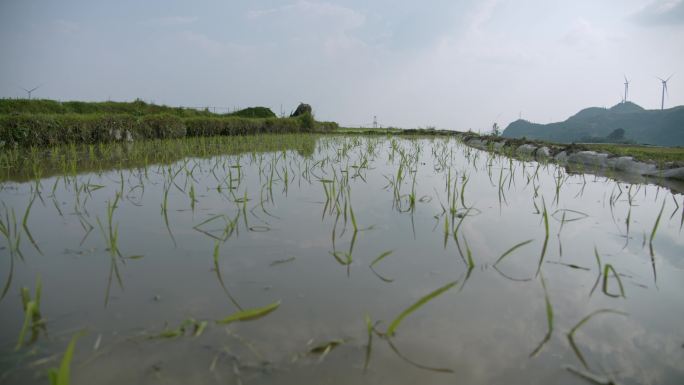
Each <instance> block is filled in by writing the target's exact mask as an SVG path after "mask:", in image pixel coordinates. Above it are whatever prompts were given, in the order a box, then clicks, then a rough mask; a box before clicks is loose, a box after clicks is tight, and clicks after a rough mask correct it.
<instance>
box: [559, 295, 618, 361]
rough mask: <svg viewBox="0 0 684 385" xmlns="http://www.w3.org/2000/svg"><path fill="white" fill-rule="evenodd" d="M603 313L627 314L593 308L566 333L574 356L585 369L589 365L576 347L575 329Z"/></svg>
mask: <svg viewBox="0 0 684 385" xmlns="http://www.w3.org/2000/svg"><path fill="white" fill-rule="evenodd" d="M604 313H605V314H618V315H622V316H627V313H625V312H621V311H618V310H612V309H599V310H595V311H593V312H591V313H589V314H588V315H587V316H585V317H584V318H582V319H581V320H580V321H579V322H578V323H577V324H576V325H575V326H573V327H572V329H570V331H569V332H568V334H567V338H568V343H569V344H570V347H571V348H572V350H573V352H574V353H575V356H577V358H578V359H579V360H580V362H581V363H582V366H584V368H585V369H587V370H589V365H588V364H587V361H586V359H585V358H584V355H583V354H582V352H581V351H580V349H579V348H578V347H577V344H576V342H575V333H577V331H578V330H579V328H580V327H582V325H584V324H586V323H587V322H589V320H590V319H592V318H593V317H595V316H597V315H599V314H604Z"/></svg>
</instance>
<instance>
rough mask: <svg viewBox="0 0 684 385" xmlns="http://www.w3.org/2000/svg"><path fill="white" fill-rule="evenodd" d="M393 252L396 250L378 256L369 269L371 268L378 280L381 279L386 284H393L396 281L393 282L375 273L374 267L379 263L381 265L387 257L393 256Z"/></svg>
mask: <svg viewBox="0 0 684 385" xmlns="http://www.w3.org/2000/svg"><path fill="white" fill-rule="evenodd" d="M393 252H394V250H388V251H385V252H384V253H382V254H380V255H378V256H377V257H376V258H375V259H374V260H373V262H371V263H370V265H369V266H368V267H370V269H371V271H372V272H373V274H375V275H376V276H377V277H378V278H380V279H381V280H383V281H385V282H392V281H394V280H393V279H389V278H385V277H383V276H382V275H380V274H378V272H377V271H375V269H373V266H375V265H376V264H377V263H379V262H380V261H382V260H383V259H384V258H385V257H386V256H388V255H390V254H392V253H393Z"/></svg>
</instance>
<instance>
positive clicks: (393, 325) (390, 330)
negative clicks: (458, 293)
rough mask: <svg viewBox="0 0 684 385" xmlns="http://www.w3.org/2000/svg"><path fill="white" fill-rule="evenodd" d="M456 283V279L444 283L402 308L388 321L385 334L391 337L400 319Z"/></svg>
mask: <svg viewBox="0 0 684 385" xmlns="http://www.w3.org/2000/svg"><path fill="white" fill-rule="evenodd" d="M456 284H458V281H455V282H451V283H449V284H446V285H444V286H442V287H440V288H439V289H437V290H435V291H433V292H431V293H429V294H427V295H425V296H423V297H422V298H420V299H419V300H418V301H416V303H414V304H413V305H411V306H409V307H408V308H406V309H404V311H402V312H401V313H399V315H398V316H397V317H396V318H395V319H394V321H392V323H390V325H389V327H387V331H386V332H385V334H386V335H387V336H389V337H393V336H394V332H395V330H396V329H397V327H399V324H401V321H403V320H404V318H406V317H407V316H409V315H410V314H411V313H413V312H415V311H416V310H418V309H420V308H421V307H422V306H423V305H425V304H426V303H428V302H430V301H431V300H432V299H434V298H435V297H438V296H439V295H440V294H443V293H444V292H446V291H447V290H449V289H451V288H452V287H454V286H456Z"/></svg>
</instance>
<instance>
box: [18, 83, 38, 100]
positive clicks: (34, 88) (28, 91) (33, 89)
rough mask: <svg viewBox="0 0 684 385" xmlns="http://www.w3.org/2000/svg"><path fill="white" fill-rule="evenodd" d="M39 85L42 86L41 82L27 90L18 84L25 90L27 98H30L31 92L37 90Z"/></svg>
mask: <svg viewBox="0 0 684 385" xmlns="http://www.w3.org/2000/svg"><path fill="white" fill-rule="evenodd" d="M41 86H42V84H40V85H37V86H35V87H33V88H31V89H30V90H27V89H26V88H24V87H21V86H20V87H19V88H21V89H22V90H24V91H26V93H27V94H28V98H29V100H31V93H32V92H33V91H35V90H37V89H38V88H40V87H41Z"/></svg>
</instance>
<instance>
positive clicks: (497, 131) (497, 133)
mask: <svg viewBox="0 0 684 385" xmlns="http://www.w3.org/2000/svg"><path fill="white" fill-rule="evenodd" d="M492 135H493V136H500V135H501V130H500V129H499V124H498V123H496V122H495V123H494V124H493V125H492Z"/></svg>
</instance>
